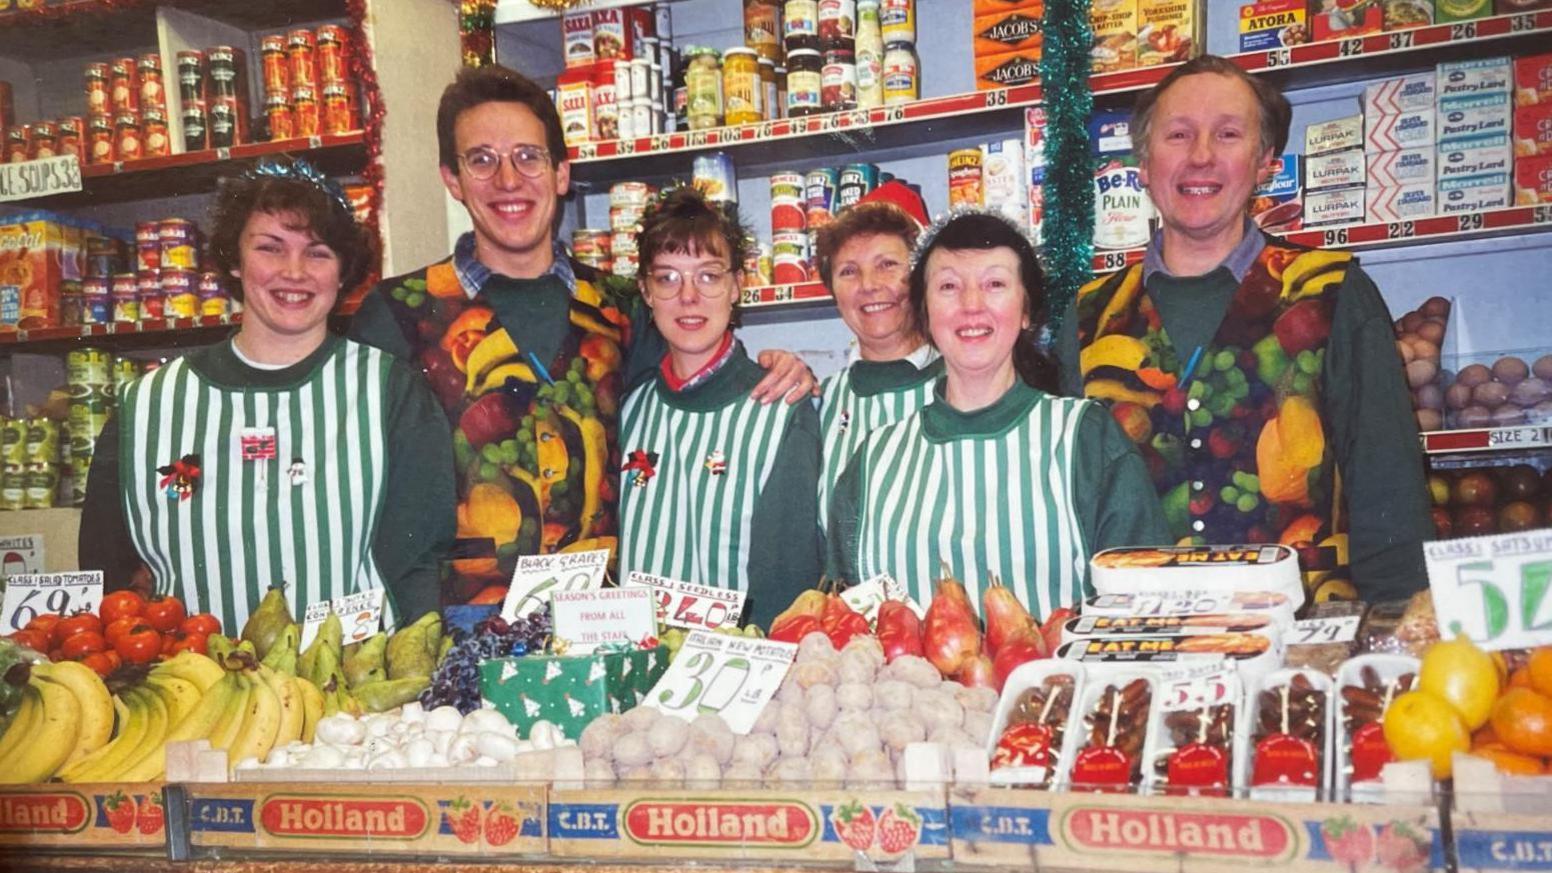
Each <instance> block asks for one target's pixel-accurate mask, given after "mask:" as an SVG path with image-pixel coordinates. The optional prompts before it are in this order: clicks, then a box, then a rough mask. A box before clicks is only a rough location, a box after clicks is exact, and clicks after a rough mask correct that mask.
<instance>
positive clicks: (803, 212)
mask: <svg viewBox="0 0 1552 873" xmlns="http://www.w3.org/2000/svg"><path fill="white" fill-rule="evenodd" d="M804 185H805V178H804V175H803V174H802V173H799V172H797V171H796V170H782V171H778V172H776V173H772V174H771V231H772V232H776V231H782V230H805V229H806V228H807V227H808V219H807V212H808V195H807V192H806V190H805V188H804Z"/></svg>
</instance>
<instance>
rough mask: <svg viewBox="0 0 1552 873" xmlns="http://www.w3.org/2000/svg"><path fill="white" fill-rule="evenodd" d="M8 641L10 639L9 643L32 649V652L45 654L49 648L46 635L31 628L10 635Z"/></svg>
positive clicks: (44, 632)
mask: <svg viewBox="0 0 1552 873" xmlns="http://www.w3.org/2000/svg"><path fill="white" fill-rule="evenodd" d="M8 639H10V640H11V642H13V643H16V644H17V645H18V646H26V647H27V648H29V649H32V650H33V651H34V652H47V651H48V650H49V648H50V646H49V642H50V641H49V635H48V633H47V632H46V631H41V630H38V629H36V628H33V627H31V626H28V627H25V628H23V629H21V630H19V631H17V632H16V633H14V634H11V635H10V637H8Z"/></svg>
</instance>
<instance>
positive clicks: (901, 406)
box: [819, 367, 935, 530]
mask: <svg viewBox="0 0 1552 873" xmlns="http://www.w3.org/2000/svg"><path fill="white" fill-rule="evenodd" d="M851 377H852V369H851V367H847V368H846V369H844V370H842V371H841V372H839V373H836V374H835V375H834V376H831V377H830V378H828V379H826V380H825V381H824V386H823V388H822V390H821V395H820V400H819V404H820V405H819V432H820V434H821V437H822V440H823V443H822V446H821V450H822V452H823V457H822V460H821V464H822V467H821V468H820V473H819V528H820V529H821V530H828V529H829V524H830V497H831V495H832V494H833V493H834V492H835V483H836V480H838V479H840V478H841V474H842V473H844V472H846V465H847V464H848V463H850V461H851V457H852V455H854V454H856V452H857V449H858V448H860V447H861V446H862V444H863V442H864V441H866V440H867V438H868V434H870V433H872V432H873V431H875V430H878V429H879V428H881V427H883V426H885V425H888V424H894V423H895V422H897V421H900V420H902V419H904V418H906V417H907V416H910V415H912V414H914V413H915V412H916V411H917V410H919V409H921V408H922V407H923V406H926V405H927V404H928V403H931V402H932V386H933V384H934V382H935V380H933V379H924V380H922V381H921V383H919V384H916V385H908V386H906V387H904V388H901V389H899V390H897V391H880V392H879V393H877V394H870V395H867V396H863V395H861V394H858V393H857V391H856V389H855V388H853V387H852V384H851V382H852V380H851Z"/></svg>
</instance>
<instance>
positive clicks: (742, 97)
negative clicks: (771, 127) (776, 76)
mask: <svg viewBox="0 0 1552 873" xmlns="http://www.w3.org/2000/svg"><path fill="white" fill-rule="evenodd" d="M764 104H765V83H764V82H762V81H761V80H760V56H759V53H758V52H756V51H755V50H754V49H752V48H730V49H728V50H727V51H726V52H724V53H723V55H722V109H723V117H724V120H725V122H726V123H727V124H730V125H731V124H754V123H756V122H758V121H762V120H763V119H764V118H765V110H764Z"/></svg>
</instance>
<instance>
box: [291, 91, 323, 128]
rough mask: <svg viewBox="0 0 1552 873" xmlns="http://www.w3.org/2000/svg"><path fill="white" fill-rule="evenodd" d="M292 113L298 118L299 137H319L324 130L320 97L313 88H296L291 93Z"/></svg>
mask: <svg viewBox="0 0 1552 873" xmlns="http://www.w3.org/2000/svg"><path fill="white" fill-rule="evenodd" d="M291 113H292V114H293V115H294V116H296V135H297V136H302V137H305V136H317V135H318V133H319V132H320V131H321V130H322V125H323V119H322V116H321V114H320V111H319V107H318V96H317V94H316V93H315V92H314V91H313V89H312V88H296V89H295V90H293V91H292V92H291Z"/></svg>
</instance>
